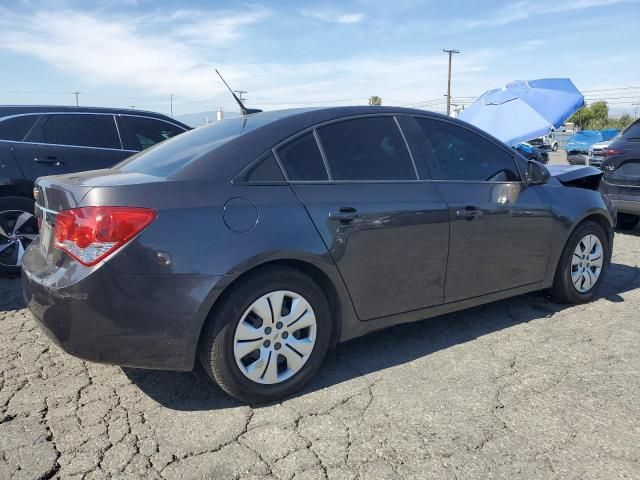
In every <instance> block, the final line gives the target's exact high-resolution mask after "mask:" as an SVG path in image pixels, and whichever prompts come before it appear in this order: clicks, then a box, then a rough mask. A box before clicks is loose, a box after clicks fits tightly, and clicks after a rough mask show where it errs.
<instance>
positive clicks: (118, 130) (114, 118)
mask: <svg viewBox="0 0 640 480" xmlns="http://www.w3.org/2000/svg"><path fill="white" fill-rule="evenodd" d="M112 117H113V123H114V124H115V126H116V132H118V140H120V150H124V143H122V135H121V134H120V127H119V126H118V120H117V119H116V116H115V115H112Z"/></svg>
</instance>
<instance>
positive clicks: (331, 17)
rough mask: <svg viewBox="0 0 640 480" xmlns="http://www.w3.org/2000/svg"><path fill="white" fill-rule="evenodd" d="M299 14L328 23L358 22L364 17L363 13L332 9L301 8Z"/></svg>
mask: <svg viewBox="0 0 640 480" xmlns="http://www.w3.org/2000/svg"><path fill="white" fill-rule="evenodd" d="M300 14H301V15H303V16H305V17H309V18H315V19H317V20H322V21H324V22H329V23H360V22H361V21H362V20H363V19H364V14H363V13H358V12H352V13H347V12H341V11H338V10H334V9H322V10H320V9H303V10H301V11H300Z"/></svg>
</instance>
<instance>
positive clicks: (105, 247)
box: [54, 207, 157, 267]
mask: <svg viewBox="0 0 640 480" xmlns="http://www.w3.org/2000/svg"><path fill="white" fill-rule="evenodd" d="M156 216H157V213H156V211H155V210H151V209H148V208H132V207H82V208H74V209H72V210H63V211H62V212H60V213H58V214H57V215H56V220H55V229H54V247H55V248H57V249H58V250H61V251H63V252H66V253H68V254H69V255H71V256H72V257H73V258H75V259H76V260H77V261H79V262H80V263H82V264H83V265H86V266H88V267H90V266H92V265H95V264H97V263H98V262H99V261H100V260H104V259H105V258H107V257H108V256H109V255H111V254H113V253H114V252H115V251H116V250H118V249H119V248H120V247H122V246H123V245H124V244H125V243H127V242H128V241H129V240H131V239H132V238H133V237H135V236H136V235H137V234H138V233H140V232H141V231H142V230H143V229H144V228H145V227H146V226H148V225H149V224H150V223H151V222H153V221H154V220H155V218H156Z"/></svg>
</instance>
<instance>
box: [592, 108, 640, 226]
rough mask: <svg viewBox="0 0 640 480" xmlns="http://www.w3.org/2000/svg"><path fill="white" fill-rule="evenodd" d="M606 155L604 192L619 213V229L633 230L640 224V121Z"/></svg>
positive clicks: (616, 141) (624, 133)
mask: <svg viewBox="0 0 640 480" xmlns="http://www.w3.org/2000/svg"><path fill="white" fill-rule="evenodd" d="M602 154H603V156H604V162H603V163H602V169H603V170H604V177H603V181H602V185H601V187H600V190H601V191H602V192H603V193H604V194H605V195H606V196H607V197H608V198H609V199H611V201H612V202H613V203H614V205H615V206H616V207H617V209H618V221H617V227H618V228H620V229H622V230H630V229H632V228H634V227H636V226H637V225H638V223H639V222H640V120H637V121H635V122H634V123H632V124H631V125H629V126H628V127H627V128H626V129H625V130H624V132H622V133H621V134H620V135H619V136H617V137H616V138H615V139H614V140H613V141H612V142H611V143H610V144H609V146H608V147H607V148H605V149H604V150H603V152H602Z"/></svg>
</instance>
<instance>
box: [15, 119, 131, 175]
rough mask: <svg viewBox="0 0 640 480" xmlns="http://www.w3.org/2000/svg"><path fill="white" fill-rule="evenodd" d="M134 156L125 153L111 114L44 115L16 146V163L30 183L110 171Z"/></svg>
mask: <svg viewBox="0 0 640 480" xmlns="http://www.w3.org/2000/svg"><path fill="white" fill-rule="evenodd" d="M133 153H135V152H132V151H125V150H123V149H122V144H121V142H120V138H119V136H118V131H117V129H116V124H115V120H114V118H113V115H111V114H94V113H52V114H44V115H42V116H41V117H40V119H39V120H38V122H37V123H36V125H35V126H34V127H33V128H32V129H31V131H30V132H29V134H28V135H27V137H26V138H25V139H24V141H22V142H16V143H15V144H14V156H15V158H16V161H17V162H18V164H19V165H20V168H21V169H22V171H23V173H24V175H25V177H27V178H28V179H31V180H34V179H36V178H37V177H41V176H45V175H58V174H62V173H72V172H79V171H84V170H96V169H100V168H108V167H111V166H113V165H115V164H116V163H118V162H120V161H122V160H124V159H125V158H127V157H128V156H130V155H132V154H133Z"/></svg>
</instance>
